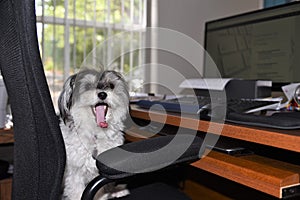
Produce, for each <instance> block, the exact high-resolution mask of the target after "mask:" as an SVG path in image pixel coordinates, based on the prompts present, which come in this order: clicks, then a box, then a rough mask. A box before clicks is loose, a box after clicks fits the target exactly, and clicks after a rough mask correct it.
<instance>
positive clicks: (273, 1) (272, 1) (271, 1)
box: [264, 0, 293, 8]
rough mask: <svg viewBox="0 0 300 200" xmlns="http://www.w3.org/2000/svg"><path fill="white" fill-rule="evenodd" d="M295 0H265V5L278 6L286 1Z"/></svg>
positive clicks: (266, 6)
mask: <svg viewBox="0 0 300 200" xmlns="http://www.w3.org/2000/svg"><path fill="white" fill-rule="evenodd" d="M292 1H293V0H264V7H265V8H268V7H272V6H277V5H281V4H285V3H290V2H292Z"/></svg>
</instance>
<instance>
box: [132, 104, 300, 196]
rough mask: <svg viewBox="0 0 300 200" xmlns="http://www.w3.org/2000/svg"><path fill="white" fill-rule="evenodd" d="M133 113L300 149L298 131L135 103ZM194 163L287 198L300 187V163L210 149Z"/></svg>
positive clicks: (165, 122)
mask: <svg viewBox="0 0 300 200" xmlns="http://www.w3.org/2000/svg"><path fill="white" fill-rule="evenodd" d="M131 116H132V117H134V118H138V119H142V120H150V121H154V122H158V123H163V124H168V125H172V126H181V127H184V128H188V129H194V130H197V131H200V132H210V133H214V134H217V133H219V132H220V130H221V135H222V136H226V137H230V138H234V139H240V140H244V141H247V142H253V143H257V144H263V145H267V146H271V147H277V148H281V149H285V150H290V151H294V152H300V131H299V130H276V129H269V128H257V127H251V126H240V125H236V124H227V123H225V124H224V125H222V124H218V123H213V122H209V121H203V120H199V119H197V118H196V117H195V116H188V115H186V116H180V115H178V114H166V113H161V112H159V111H148V110H145V109H140V108H138V107H135V106H132V109H131ZM208 130H209V131H208ZM128 131H129V133H130V135H131V137H132V136H133V137H134V136H135V135H136V136H137V137H138V135H139V132H140V130H139V129H137V128H136V127H135V128H132V129H130V130H128ZM142 135H145V133H142ZM192 166H194V167H197V168H199V169H202V170H205V171H207V172H210V173H213V174H216V175H218V176H221V177H223V178H226V179H229V180H232V181H234V182H237V183H240V184H242V185H245V186H247V187H250V188H254V189H256V190H258V191H261V192H264V193H267V194H269V195H272V196H275V197H277V198H283V197H287V196H289V195H292V193H293V192H294V191H296V190H299V189H300V165H295V164H290V163H286V162H283V161H278V160H274V159H270V158H267V157H263V156H259V155H247V156H241V157H234V156H230V155H226V154H224V153H219V152H215V151H211V152H210V153H209V154H208V155H207V156H205V157H204V158H202V159H201V160H199V161H197V162H195V163H193V164H192ZM294 187H296V188H294Z"/></svg>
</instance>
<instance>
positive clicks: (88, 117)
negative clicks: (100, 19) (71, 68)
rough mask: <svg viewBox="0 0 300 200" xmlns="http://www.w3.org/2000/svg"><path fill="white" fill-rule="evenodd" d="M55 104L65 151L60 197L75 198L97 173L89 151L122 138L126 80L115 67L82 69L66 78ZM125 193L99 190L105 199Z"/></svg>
mask: <svg viewBox="0 0 300 200" xmlns="http://www.w3.org/2000/svg"><path fill="white" fill-rule="evenodd" d="M58 106H59V110H60V117H61V130H62V134H63V138H64V142H65V147H66V153H67V163H66V170H65V175H64V193H63V198H64V199H69V200H77V199H80V198H81V195H82V193H83V190H84V188H85V186H86V184H87V183H88V182H89V181H91V180H92V179H93V178H94V177H96V176H97V175H98V174H99V173H98V171H97V168H96V165H95V160H94V159H93V158H92V155H93V154H100V153H101V152H103V151H106V150H108V149H110V148H113V147H116V146H119V145H121V144H123V142H124V138H123V133H122V130H123V129H124V120H125V119H126V117H127V116H128V108H129V93H128V88H127V84H126V82H125V81H124V78H123V77H122V76H121V74H119V73H117V72H115V71H97V70H93V69H86V70H82V71H81V72H79V73H77V74H75V75H72V76H70V77H69V78H68V79H67V81H66V82H65V84H64V88H63V91H62V93H61V95H60V97H59V100H58ZM127 193H128V191H127V190H122V191H121V192H115V194H114V193H106V192H104V191H100V195H99V196H100V199H108V198H109V197H111V196H124V195H127Z"/></svg>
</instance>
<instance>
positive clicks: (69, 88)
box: [58, 74, 77, 123]
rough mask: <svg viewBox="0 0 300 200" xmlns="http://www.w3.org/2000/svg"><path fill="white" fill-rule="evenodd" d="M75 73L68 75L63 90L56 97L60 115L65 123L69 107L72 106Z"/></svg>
mask: <svg viewBox="0 0 300 200" xmlns="http://www.w3.org/2000/svg"><path fill="white" fill-rule="evenodd" d="M76 76H77V74H74V75H72V76H70V77H69V78H68V79H67V80H66V82H65V83H64V86H63V90H62V92H61V94H60V96H59V98H58V108H59V114H60V117H61V118H62V119H63V121H64V122H65V123H66V121H67V120H68V119H70V117H71V114H70V108H71V106H72V96H73V90H74V85H75V79H76Z"/></svg>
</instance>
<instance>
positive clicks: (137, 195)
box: [118, 182, 191, 200]
mask: <svg viewBox="0 0 300 200" xmlns="http://www.w3.org/2000/svg"><path fill="white" fill-rule="evenodd" d="M141 199H143V200H168V199H172V200H191V198H189V197H188V196H186V195H185V194H184V193H183V192H181V191H180V190H178V189H177V188H175V187H173V186H170V185H167V184H164V183H159V182H158V183H153V184H150V185H145V186H141V187H138V188H135V189H132V190H130V195H128V196H125V197H122V198H118V200H141Z"/></svg>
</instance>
